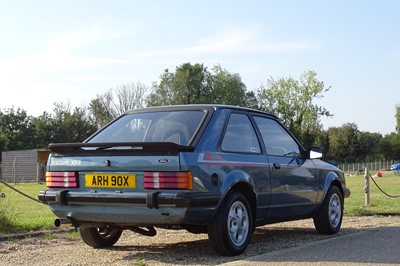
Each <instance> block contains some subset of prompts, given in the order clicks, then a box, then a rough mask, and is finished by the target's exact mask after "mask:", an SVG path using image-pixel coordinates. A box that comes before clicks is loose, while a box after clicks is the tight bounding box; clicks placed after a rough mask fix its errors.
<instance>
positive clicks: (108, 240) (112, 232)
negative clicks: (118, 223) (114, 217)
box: [79, 226, 122, 248]
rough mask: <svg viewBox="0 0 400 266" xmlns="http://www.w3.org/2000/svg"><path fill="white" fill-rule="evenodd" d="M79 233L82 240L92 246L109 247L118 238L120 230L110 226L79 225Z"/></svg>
mask: <svg viewBox="0 0 400 266" xmlns="http://www.w3.org/2000/svg"><path fill="white" fill-rule="evenodd" d="M79 234H80V235H81V238H82V240H83V242H85V243H86V244H87V245H89V246H91V247H94V248H106V247H111V246H112V245H114V244H115V243H117V241H118V240H119V238H120V236H121V234H122V230H121V229H115V228H112V227H108V226H106V227H100V228H94V227H90V228H85V227H82V228H81V227H79Z"/></svg>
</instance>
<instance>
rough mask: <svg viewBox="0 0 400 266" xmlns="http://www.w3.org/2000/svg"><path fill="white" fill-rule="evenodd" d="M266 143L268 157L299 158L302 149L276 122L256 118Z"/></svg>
mask: <svg viewBox="0 0 400 266" xmlns="http://www.w3.org/2000/svg"><path fill="white" fill-rule="evenodd" d="M254 119H255V121H256V123H257V126H258V128H259V130H260V133H261V135H262V138H263V140H264V143H265V148H266V150H267V153H268V155H275V156H288V157H297V156H299V155H300V148H299V145H298V144H297V142H296V141H295V140H294V139H293V138H292V136H290V135H289V133H288V132H287V131H286V130H285V129H284V128H283V127H282V126H281V125H280V124H279V123H278V122H276V121H275V120H273V119H268V118H264V117H254Z"/></svg>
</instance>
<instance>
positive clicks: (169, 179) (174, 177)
mask: <svg viewBox="0 0 400 266" xmlns="http://www.w3.org/2000/svg"><path fill="white" fill-rule="evenodd" d="M144 188H145V189H192V172H145V173H144Z"/></svg>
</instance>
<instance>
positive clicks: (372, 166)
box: [338, 160, 396, 175]
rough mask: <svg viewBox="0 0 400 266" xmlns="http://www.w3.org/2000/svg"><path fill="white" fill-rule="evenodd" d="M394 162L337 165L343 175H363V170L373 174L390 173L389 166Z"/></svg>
mask: <svg viewBox="0 0 400 266" xmlns="http://www.w3.org/2000/svg"><path fill="white" fill-rule="evenodd" d="M394 163H396V162H395V161H383V160H382V161H375V162H357V163H339V164H338V167H339V168H340V169H341V170H342V171H343V172H344V173H345V174H350V175H357V174H361V175H362V174H364V169H365V168H366V167H367V168H368V170H369V171H370V172H371V173H373V172H377V171H390V166H391V165H392V164H394Z"/></svg>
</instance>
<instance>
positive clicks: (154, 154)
mask: <svg viewBox="0 0 400 266" xmlns="http://www.w3.org/2000/svg"><path fill="white" fill-rule="evenodd" d="M49 148H50V150H51V151H52V152H53V153H52V155H51V156H50V157H49V160H48V165H47V170H48V171H47V174H46V183H47V186H48V187H49V188H69V189H80V190H86V191H87V190H96V191H107V190H112V191H120V192H123V191H126V192H127V191H138V192H139V191H143V190H146V189H190V188H191V178H192V177H191V174H190V173H188V172H180V170H181V168H180V160H179V153H180V152H183V151H192V150H193V148H192V147H188V146H181V145H178V144H176V143H171V142H153V143H132V142H131V143H127V142H126V143H69V144H68V143H67V144H50V146H49Z"/></svg>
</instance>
